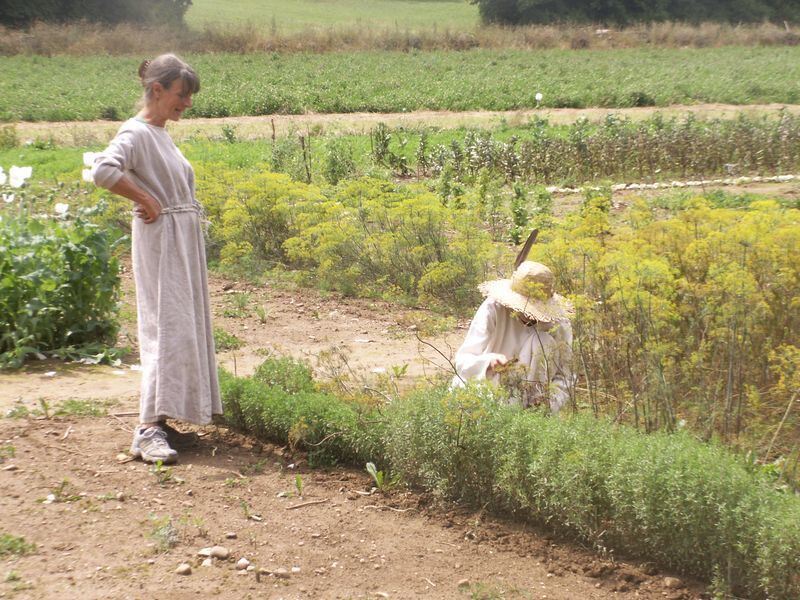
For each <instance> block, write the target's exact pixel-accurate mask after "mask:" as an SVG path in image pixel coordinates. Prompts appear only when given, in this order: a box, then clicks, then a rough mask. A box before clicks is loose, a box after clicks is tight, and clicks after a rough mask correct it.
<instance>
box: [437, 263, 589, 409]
mask: <svg viewBox="0 0 800 600" xmlns="http://www.w3.org/2000/svg"><path fill="white" fill-rule="evenodd" d="M479 289H480V290H481V293H482V294H483V295H484V296H485V297H486V300H485V301H484V302H483V304H481V306H480V308H478V311H477V312H476V313H475V316H474V317H473V319H472V323H471V324H470V328H469V332H468V333H467V337H466V339H465V340H464V343H463V344H462V345H461V347H460V348H459V349H458V352H457V353H456V361H455V366H456V372H457V375H456V377H455V378H454V379H453V383H452V385H453V386H454V387H457V386H463V385H464V383H465V382H466V381H468V380H483V379H488V380H491V381H494V382H496V383H500V384H502V385H503V386H504V387H506V388H507V389H510V390H511V391H512V401H515V402H519V403H520V404H521V405H522V406H523V407H525V408H528V407H530V406H538V405H549V407H550V410H551V411H552V412H553V413H557V412H558V411H559V410H561V408H562V407H563V406H564V405H565V404H566V403H567V401H568V400H569V397H570V391H571V388H572V387H573V386H574V378H573V375H572V368H571V363H572V327H571V325H570V321H569V318H570V316H571V315H572V313H573V308H572V306H571V304H570V303H569V301H568V300H567V299H566V298H564V297H562V296H560V295H558V294H556V293H555V290H554V277H553V273H552V271H550V269H549V268H548V267H546V266H545V265H543V264H540V263H536V262H531V261H525V262H523V263H522V264H520V265H519V267H517V269H516V270H515V271H514V274H513V275H512V277H511V279H500V280H495V281H487V282H484V283H482V284H481V285H480V288H479Z"/></svg>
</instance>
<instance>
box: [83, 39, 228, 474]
mask: <svg viewBox="0 0 800 600" xmlns="http://www.w3.org/2000/svg"><path fill="white" fill-rule="evenodd" d="M139 76H140V77H141V80H142V86H143V87H144V95H143V98H142V102H141V110H140V111H139V113H138V114H137V115H136V116H135V117H133V118H132V119H129V120H128V121H126V122H125V123H123V124H122V126H121V127H120V129H119V131H118V132H117V135H116V137H114V139H113V140H112V141H111V143H110V144H109V146H108V148H106V149H105V150H104V151H103V152H102V153H100V154H99V155H98V156H97V158H96V159H95V162H94V165H93V168H92V175H93V178H94V181H95V183H96V184H97V185H99V186H102V187H105V188H107V189H109V190H110V191H112V192H114V193H115V194H119V195H120V196H124V197H125V198H128V199H130V200H132V201H133V202H134V205H135V208H134V219H133V225H132V254H133V274H134V280H135V282H136V308H137V317H138V330H139V347H140V355H141V356H140V359H141V364H142V386H141V388H142V389H141V400H140V414H139V421H140V425H139V426H138V427H137V428H136V431H135V433H134V439H133V444H132V446H131V453H132V454H133V455H135V456H137V457H140V458H142V459H143V460H145V461H147V462H156V461H162V462H164V463H170V462H174V461H175V460H176V459H177V452H176V451H175V450H174V449H173V448H172V447H171V446H170V441H172V439H173V436H174V435H175V434H177V432H176V431H175V430H174V429H172V428H170V427H168V426H167V425H166V419H167V418H170V419H178V420H181V421H186V422H189V423H195V424H199V425H203V424H207V423H210V422H211V419H212V416H213V415H216V414H221V413H222V403H221V401H220V395H219V385H218V382H217V370H216V362H215V357H214V337H213V333H212V329H211V311H210V303H209V295H208V283H207V272H206V255H205V245H204V239H203V230H202V219H201V208H200V204H198V202H197V200H196V198H195V189H194V171H193V170H192V167H191V165H190V164H189V162H188V161H187V160H186V159H185V158H184V156H183V154H181V151H180V150H179V149H178V148H177V147H176V146H175V144H174V143H173V141H172V138H170V136H169V134H168V133H167V131H166V129H165V125H166V123H167V121H177V120H179V119H180V118H181V116H182V115H183V112H184V111H185V110H186V109H187V108H189V107H191V105H192V95H193V94H195V93H197V92H198V91H199V89H200V80H199V78H198V77H197V74H196V73H195V72H194V70H193V69H192V68H191V67H190V66H189V65H188V64H186V63H185V62H184V61H183V60H181V59H180V58H178V57H177V56H175V55H173V54H163V55H161V56H159V57H158V58H155V59H153V60H152V61H145V62H143V63H142V65H141V66H140V67H139ZM168 436H169V438H168ZM172 445H173V446H174V445H175V444H174V442H173V444H172Z"/></svg>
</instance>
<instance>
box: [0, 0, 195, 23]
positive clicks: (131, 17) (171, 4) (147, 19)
mask: <svg viewBox="0 0 800 600" xmlns="http://www.w3.org/2000/svg"><path fill="white" fill-rule="evenodd" d="M191 5H192V0H3V2H0V24H3V25H7V26H11V27H25V26H27V25H30V24H31V23H33V22H35V21H45V22H55V23H64V22H68V21H80V20H85V21H92V22H100V23H108V24H116V23H142V24H146V23H153V24H171V25H182V24H183V17H184V15H185V14H186V11H187V10H188V8H189V7H190V6H191Z"/></svg>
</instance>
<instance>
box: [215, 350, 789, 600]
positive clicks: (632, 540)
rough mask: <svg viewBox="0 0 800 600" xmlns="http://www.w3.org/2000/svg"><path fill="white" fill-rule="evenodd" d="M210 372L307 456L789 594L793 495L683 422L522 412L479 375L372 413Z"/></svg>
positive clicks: (236, 403)
mask: <svg viewBox="0 0 800 600" xmlns="http://www.w3.org/2000/svg"><path fill="white" fill-rule="evenodd" d="M281 368H287V369H288V371H289V373H293V372H294V373H296V372H298V369H299V367H298V365H296V364H292V361H288V362H287V361H286V359H283V360H278V361H272V362H271V363H270V364H269V365H268V366H267V367H265V368H264V369H265V370H266V371H270V372H272V371H274V370H275V369H281ZM302 370H303V369H302V368H300V371H302ZM295 377H296V376H295V375H291V374H289V375H287V376H286V378H287V379H290V380H294V379H295ZM302 379H303V380H304V381H305V376H303V378H302ZM221 382H222V389H223V399H224V402H225V410H226V413H227V418H228V419H229V422H230V423H231V424H232V425H234V426H237V427H240V428H244V429H245V430H248V431H250V432H252V433H254V434H256V435H259V436H261V437H265V438H266V439H270V440H273V441H276V442H278V443H281V444H284V443H289V444H291V445H293V446H294V447H295V448H298V449H307V450H309V451H310V453H311V455H312V457H313V458H314V460H318V461H319V460H325V461H331V460H339V461H344V462H349V463H352V464H357V465H359V466H362V465H363V464H364V463H365V462H367V461H370V462H374V463H377V464H378V465H379V466H380V467H381V468H383V469H387V470H388V469H391V471H392V473H393V476H395V477H396V476H401V477H402V478H403V480H404V481H406V482H407V483H410V484H412V485H414V486H417V487H421V488H423V489H426V490H429V491H433V492H435V493H437V494H438V495H440V496H441V497H445V498H452V499H457V500H460V501H463V502H466V503H469V504H471V505H473V506H481V507H483V506H487V505H488V506H489V507H491V508H494V509H495V510H504V511H510V512H512V513H514V514H516V515H517V516H518V517H520V518H523V519H527V520H532V521H537V522H540V523H546V524H548V525H549V526H550V527H551V528H552V529H554V530H555V531H559V532H561V533H566V534H571V535H575V536H577V537H579V538H580V539H583V540H586V541H589V542H590V543H592V544H593V545H594V546H595V547H597V548H600V549H603V550H605V551H607V552H608V551H611V552H613V551H620V552H625V553H635V554H637V555H639V556H641V557H642V558H644V559H647V560H652V561H654V562H656V563H657V564H660V565H661V566H663V567H665V568H670V569H674V570H677V571H679V572H681V573H687V574H691V575H695V576H698V577H704V578H706V579H707V580H710V579H711V578H712V577H714V576H715V575H716V576H717V578H719V577H724V578H726V580H727V584H728V585H729V586H730V588H731V589H733V590H734V592H736V593H739V594H747V595H748V597H753V598H775V599H786V600H788V599H790V598H796V597H797V595H798V593H800V578H798V575H797V574H798V573H800V499H798V498H797V497H796V496H794V495H792V494H789V493H783V492H780V491H776V490H775V489H773V488H772V485H771V482H770V480H769V479H767V478H765V477H764V475H762V473H761V472H760V469H759V468H758V467H756V466H755V465H753V464H752V463H751V462H748V461H746V460H744V459H743V458H741V457H740V456H737V455H735V454H732V453H731V452H730V451H728V450H726V449H724V448H722V447H721V446H718V445H716V444H704V443H701V442H698V441H697V440H695V439H694V438H693V437H692V436H690V435H688V434H686V433H681V432H679V433H672V434H671V433H663V432H662V433H656V434H649V435H645V434H642V433H639V432H637V431H635V430H634V429H632V428H630V427H627V426H624V425H615V424H612V423H611V422H610V421H607V420H605V419H595V418H593V417H591V416H589V415H579V416H573V417H570V418H554V417H551V416H549V415H547V414H545V413H544V412H538V411H536V410H527V411H523V410H521V409H519V408H514V407H509V406H505V405H503V404H502V403H501V402H499V401H498V398H499V397H500V396H499V395H498V394H496V393H495V390H494V389H493V388H491V387H487V386H485V385H481V386H468V387H466V388H463V389H459V390H454V391H450V390H448V389H446V388H445V387H443V386H439V387H433V388H424V389H419V390H417V391H415V392H413V393H412V394H411V395H410V396H408V397H406V398H402V399H399V400H396V401H395V402H393V403H391V404H389V405H386V406H384V407H382V408H381V409H380V410H378V409H377V408H365V407H362V406H359V405H357V404H353V403H351V402H347V401H344V400H342V399H340V398H337V397H336V396H333V395H330V394H322V393H319V392H313V391H307V390H303V391H299V392H298V393H295V394H288V393H286V391H285V389H282V388H281V387H271V386H268V385H263V384H262V383H260V382H258V381H256V380H255V379H235V378H232V377H231V376H230V375H227V374H225V373H223V374H222V376H221ZM259 413H260V417H259ZM248 415H249V416H248Z"/></svg>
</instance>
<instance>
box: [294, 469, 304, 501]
mask: <svg viewBox="0 0 800 600" xmlns="http://www.w3.org/2000/svg"><path fill="white" fill-rule="evenodd" d="M294 490H295V492H297V496H298V497H300V498H302V497H303V477H302V475H300V473H298V474H297V475H295V476H294Z"/></svg>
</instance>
